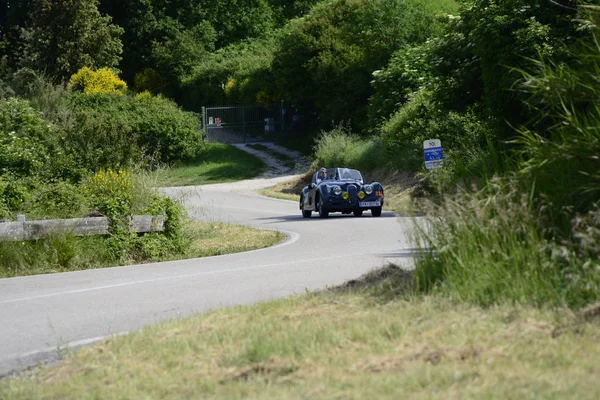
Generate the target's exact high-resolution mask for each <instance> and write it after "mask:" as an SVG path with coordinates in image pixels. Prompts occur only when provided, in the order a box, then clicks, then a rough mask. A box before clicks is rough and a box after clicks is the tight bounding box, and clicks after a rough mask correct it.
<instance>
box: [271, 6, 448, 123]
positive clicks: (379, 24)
mask: <svg viewBox="0 0 600 400" xmlns="http://www.w3.org/2000/svg"><path fill="white" fill-rule="evenodd" d="M449 6H450V5H449V3H444V2H442V3H438V2H429V1H419V0H394V1H380V0H363V1H349V0H336V1H331V2H323V3H319V4H317V5H316V6H315V7H314V8H313V9H312V10H311V12H310V13H309V14H308V15H307V16H306V17H305V18H302V19H298V20H294V21H292V22H291V23H290V25H289V26H288V27H287V28H286V29H285V31H284V34H283V37H282V39H281V43H280V46H279V48H278V50H277V52H276V54H275V57H274V63H273V72H274V75H275V77H276V79H277V87H278V90H279V91H280V93H281V94H282V96H283V98H285V99H286V101H289V102H291V103H294V104H296V105H297V106H298V107H300V108H301V109H302V110H303V111H304V113H305V114H307V115H311V114H313V113H316V115H318V117H319V118H320V119H321V121H322V123H321V125H322V126H329V125H330V124H331V122H334V123H335V122H339V121H342V120H346V121H352V122H353V124H354V125H355V126H358V127H365V126H367V123H366V117H367V115H366V106H367V104H368V99H369V97H370V95H371V93H372V91H371V86H370V81H371V79H372V78H371V74H372V72H373V71H375V70H378V69H380V68H381V67H382V66H383V65H385V64H386V63H387V62H388V60H389V58H390V57H391V55H392V53H393V52H394V51H396V50H398V49H400V48H401V47H403V46H407V45H411V44H417V43H421V42H423V41H425V39H427V37H428V36H429V35H431V34H432V33H433V32H434V31H435V27H436V24H435V21H436V18H435V17H436V14H437V13H438V12H440V11H443V10H444V9H447V8H448V7H449Z"/></svg>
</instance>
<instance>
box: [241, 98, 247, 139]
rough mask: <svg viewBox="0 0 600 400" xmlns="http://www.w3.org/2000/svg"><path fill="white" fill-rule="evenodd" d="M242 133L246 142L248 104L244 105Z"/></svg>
mask: <svg viewBox="0 0 600 400" xmlns="http://www.w3.org/2000/svg"><path fill="white" fill-rule="evenodd" d="M242 135H243V136H244V143H246V141H247V140H246V106H242Z"/></svg>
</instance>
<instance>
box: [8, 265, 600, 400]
mask: <svg viewBox="0 0 600 400" xmlns="http://www.w3.org/2000/svg"><path fill="white" fill-rule="evenodd" d="M405 278H406V273H403V272H401V271H400V270H398V269H393V268H392V269H391V270H388V271H384V272H382V273H381V272H380V273H376V274H371V276H370V277H368V278H367V279H365V280H363V281H355V282H351V283H348V284H347V285H345V287H343V288H337V289H335V290H330V291H325V292H322V293H316V294H306V295H302V296H295V297H291V298H287V299H283V300H276V301H270V302H266V303H262V304H258V305H254V306H245V307H235V308H229V309H222V310H218V311H216V312H211V313H208V314H206V315H203V316H197V317H194V318H191V319H187V320H183V321H178V322H170V323H164V324H160V325H157V326H152V327H148V328H145V329H143V330H141V331H136V332H132V333H130V334H129V335H127V336H122V337H117V338H114V339H110V340H105V341H103V342H102V343H100V344H98V345H95V346H91V347H88V348H85V349H82V350H80V351H78V352H77V353H75V354H72V355H70V356H68V357H67V359H66V360H63V361H62V362H60V363H59V364H57V365H54V366H51V367H47V368H38V369H34V370H32V371H28V372H27V373H24V374H21V375H19V376H17V377H14V378H11V379H7V380H4V381H3V382H1V383H0V398H2V399H6V400H12V399H64V398H74V399H75V398H76V399H97V398H102V399H105V398H110V399H133V398H136V399H137V398H169V399H178V398H223V399H238V398H253V399H305V398H318V399H330V398H340V399H342V398H343V399H366V398H369V399H398V398H411V399H412V398H423V399H429V398H490V399H493V398H497V399H506V398H519V399H522V398H525V399H527V398H530V399H533V398H535V399H538V398H547V399H553V398H554V399H566V398H572V399H595V398H598V397H599V396H600V384H598V381H597V376H598V374H600V365H599V364H598V362H597V360H598V357H600V346H598V342H599V340H600V324H599V323H598V321H595V322H594V321H593V320H585V319H584V318H582V317H581V316H578V315H575V314H573V313H572V312H571V311H569V310H564V309H558V310H554V311H550V310H540V309H535V308H529V307H513V306H501V307H494V308H491V309H482V308H479V307H475V306H469V305H456V304H452V303H451V302H449V301H448V300H447V299H445V298H439V297H422V298H412V297H409V296H406V295H404V296H403V295H399V293H401V291H402V285H398V283H399V282H403V281H405V280H406V279H405ZM394 282H395V283H396V284H394Z"/></svg>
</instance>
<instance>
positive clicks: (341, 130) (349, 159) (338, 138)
mask: <svg viewBox="0 0 600 400" xmlns="http://www.w3.org/2000/svg"><path fill="white" fill-rule="evenodd" d="M384 154H385V151H384V149H383V145H382V143H381V141H380V140H379V138H377V137H372V138H361V137H359V136H357V135H353V134H352V133H351V132H350V128H349V127H347V126H343V125H340V126H338V127H337V128H335V129H333V130H331V131H329V132H323V133H322V134H321V136H319V137H318V138H317V139H316V144H315V148H314V162H315V163H316V164H317V165H318V166H319V167H323V166H325V167H348V168H356V169H359V170H361V171H363V172H365V171H370V170H373V169H375V168H382V167H385V166H387V160H386V158H385V156H384Z"/></svg>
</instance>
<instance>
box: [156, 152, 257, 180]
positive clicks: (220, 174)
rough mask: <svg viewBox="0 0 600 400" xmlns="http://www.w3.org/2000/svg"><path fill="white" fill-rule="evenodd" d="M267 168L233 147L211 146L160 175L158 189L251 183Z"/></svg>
mask: <svg viewBox="0 0 600 400" xmlns="http://www.w3.org/2000/svg"><path fill="white" fill-rule="evenodd" d="M265 168H266V166H265V164H264V162H263V161H262V160H260V159H259V158H257V157H255V156H253V155H251V154H249V153H247V152H245V151H243V150H239V149H237V148H235V147H233V146H229V145H226V144H221V143H211V144H209V145H207V148H206V149H205V150H203V152H202V153H201V154H200V155H199V156H197V157H196V158H195V159H194V160H192V161H189V162H187V163H184V164H178V165H175V166H173V167H169V168H165V169H163V170H161V171H159V174H158V184H159V185H160V186H192V185H204V184H210V183H220V182H234V181H239V180H243V179H250V178H253V177H255V176H257V175H259V174H260V173H261V172H263V171H264V169H265Z"/></svg>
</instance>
